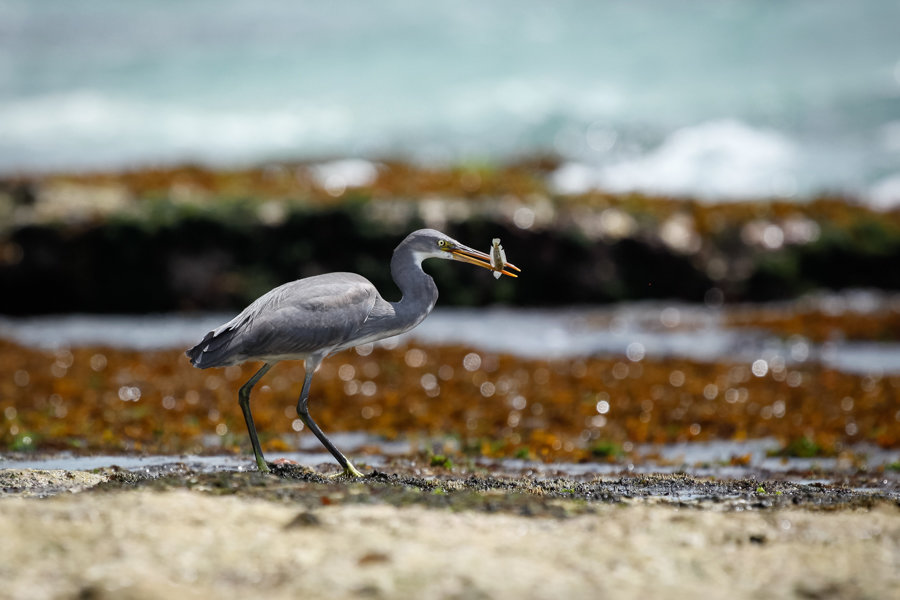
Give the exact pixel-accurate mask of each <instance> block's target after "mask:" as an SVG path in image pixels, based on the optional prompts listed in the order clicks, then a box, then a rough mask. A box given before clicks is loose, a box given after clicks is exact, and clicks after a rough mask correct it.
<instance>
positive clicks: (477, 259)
mask: <svg viewBox="0 0 900 600" xmlns="http://www.w3.org/2000/svg"><path fill="white" fill-rule="evenodd" d="M447 251H448V252H449V253H450V256H451V257H452V258H453V259H454V260H459V261H462V262H466V263H469V264H470V265H475V266H478V267H484V268H485V269H490V270H491V271H494V272H495V273H501V274H503V275H509V276H510V277H518V275H516V274H515V273H513V272H511V271H510V270H509V269H512V270H515V271H518V272H521V271H522V269H520V268H519V267H517V266H516V265H514V264H512V263H508V262H505V261H504V262H503V263H502V264H498V265H496V266H495V265H494V261H493V260H492V259H491V255H490V254H485V253H484V252H479V251H478V250H475V249H474V248H469V247H468V246H463V245H462V244H458V243H457V244H453V245H452V246H451V247H450V248H448V249H447ZM504 258H505V256H504Z"/></svg>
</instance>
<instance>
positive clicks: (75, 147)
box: [0, 90, 352, 170]
mask: <svg viewBox="0 0 900 600" xmlns="http://www.w3.org/2000/svg"><path fill="white" fill-rule="evenodd" d="M351 130H352V118H351V117H350V116H349V115H348V114H347V113H346V112H345V111H343V110H341V109H340V108H338V107H321V106H314V105H309V106H294V107H292V108H290V109H287V108H285V109H278V110H268V109H266V108H264V107H258V108H215V109H207V108H204V107H202V106H196V105H193V106H185V105H182V104H172V103H165V102H151V101H148V100H132V99H129V98H125V97H122V96H118V95H111V94H105V93H101V92H98V91H94V90H76V91H72V92H68V93H60V94H48V95H44V96H40V97H36V98H30V99H28V100H19V101H13V102H5V103H0V162H2V163H3V167H4V169H6V170H13V169H32V168H37V169H40V170H48V169H54V168H62V169H65V168H73V167H74V168H78V167H82V168H83V167H110V166H112V167H118V166H127V165H129V164H132V163H142V162H147V161H150V162H160V161H161V162H173V161H179V160H194V159H199V160H204V161H210V162H233V161H252V160H257V159H258V158H259V157H261V156H278V155H279V154H284V153H287V152H289V151H293V150H295V149H296V148H297V147H301V146H303V145H304V144H306V145H309V146H310V147H311V148H315V150H316V151H318V152H319V153H326V152H328V150H329V148H332V147H334V146H335V145H337V144H343V143H346V140H347V139H348V138H349V137H350V136H351ZM23 150H25V151H24V152H23Z"/></svg>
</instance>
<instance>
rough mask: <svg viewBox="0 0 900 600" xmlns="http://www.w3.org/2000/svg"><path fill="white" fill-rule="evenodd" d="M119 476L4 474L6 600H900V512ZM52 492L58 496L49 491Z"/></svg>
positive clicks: (1, 534) (1, 549)
mask: <svg viewBox="0 0 900 600" xmlns="http://www.w3.org/2000/svg"><path fill="white" fill-rule="evenodd" d="M107 478H108V476H107V475H103V474H95V473H78V472H75V473H72V472H66V471H52V472H36V471H18V472H13V471H0V484H2V485H3V486H4V487H5V488H6V489H12V487H11V486H13V485H14V486H15V487H16V490H17V493H14V494H9V495H6V496H4V497H0V540H3V542H2V544H0V581H2V582H3V583H2V588H0V597H4V598H61V597H66V598H68V597H80V598H160V597H168V598H174V597H179V598H180V597H187V598H190V597H196V598H210V597H217V598H229V597H266V598H296V597H307V598H322V597H329V598H331V597H334V598H357V597H375V598H554V599H556V598H600V597H604V598H605V597H615V598H653V597H669V598H675V597H686V598H687V597H693V598H696V597H709V598H891V597H893V598H896V597H898V596H897V590H900V507H898V505H897V503H896V502H889V501H882V502H876V503H874V504H873V505H872V506H870V507H867V508H858V507H857V508H846V507H845V508H839V509H814V510H810V509H806V508H791V507H781V508H778V507H776V508H770V509H752V508H751V507H750V506H747V507H746V508H745V509H741V508H740V507H739V505H726V506H721V505H709V504H707V505H698V506H694V507H685V506H684V505H679V504H677V503H665V502H655V501H653V500H646V499H640V500H633V501H628V502H617V503H594V504H591V505H590V506H589V509H590V510H589V511H587V512H585V511H584V510H583V509H584V508H585V503H584V501H580V500H577V499H576V500H567V499H553V500H552V503H553V505H554V506H558V507H561V508H562V510H561V511H558V512H557V513H556V516H552V515H551V513H548V512H547V511H543V512H541V513H539V514H537V516H522V515H520V514H515V513H514V512H510V511H504V510H501V511H498V512H493V513H492V512H487V511H484V510H467V509H454V508H453V507H452V505H451V507H450V508H449V509H446V508H445V509H440V508H435V507H431V506H423V505H421V504H415V503H412V504H408V505H399V506H398V505H397V504H391V503H385V502H379V501H377V500H371V499H370V500H367V501H366V502H362V503H358V502H331V501H330V500H328V498H329V497H330V496H329V494H332V493H333V492H334V490H335V489H341V488H340V485H341V484H340V483H336V484H331V483H328V484H320V483H315V482H313V483H308V484H304V485H307V486H312V487H306V488H304V489H305V490H306V491H307V492H308V493H307V495H306V496H304V498H305V500H306V502H298V501H296V500H292V499H288V500H285V499H284V498H282V499H280V500H279V499H275V498H274V497H270V498H258V497H253V496H249V495H240V494H237V495H235V494H214V493H210V492H211V487H210V486H209V485H206V484H203V485H197V486H196V487H193V488H182V489H177V488H152V487H141V486H133V487H129V486H118V487H111V488H109V489H107V490H102V491H98V490H100V488H102V487H103V486H102V485H100V486H97V487H96V488H95V489H93V490H91V487H92V486H95V485H96V484H98V483H100V482H102V481H103V480H104V479H107ZM270 479H272V480H275V479H276V478H274V477H270ZM191 481H193V479H191ZM242 481H246V482H248V485H250V486H253V485H256V484H257V483H259V481H258V480H257V479H254V478H253V477H251V478H249V479H246V480H242ZM42 482H43V483H42ZM276 485H281V484H280V483H278V484H276ZM42 486H43V487H42ZM316 486H319V487H316ZM322 486H325V487H322ZM370 487H371V486H370ZM344 488H345V489H346V490H348V491H347V493H348V494H350V495H351V496H352V495H354V494H356V493H357V491H355V490H357V488H354V487H352V486H347V485H345V486H344ZM40 489H43V490H44V491H46V490H51V491H53V492H55V494H54V495H52V496H50V497H46V498H40V497H38V496H35V495H34V494H33V492H35V491H36V490H40ZM66 490H67V491H66ZM85 490H87V491H85ZM318 493H321V494H322V496H321V497H320V498H318V500H317V501H316V502H315V503H313V504H310V503H309V501H308V500H309V499H310V497H313V498H314V499H315V498H316V497H315V494H318ZM489 493H495V494H501V493H502V492H489ZM310 494H312V496H310Z"/></svg>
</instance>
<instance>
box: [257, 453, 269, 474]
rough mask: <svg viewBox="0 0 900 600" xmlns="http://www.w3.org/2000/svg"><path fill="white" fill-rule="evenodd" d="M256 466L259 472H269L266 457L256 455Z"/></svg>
mask: <svg viewBox="0 0 900 600" xmlns="http://www.w3.org/2000/svg"><path fill="white" fill-rule="evenodd" d="M256 468H257V469H259V472H260V473H271V472H272V470H271V469H270V468H269V465H268V464H267V463H266V459H264V458H263V457H262V456H257V457H256Z"/></svg>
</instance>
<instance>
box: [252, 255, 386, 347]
mask: <svg viewBox="0 0 900 600" xmlns="http://www.w3.org/2000/svg"><path fill="white" fill-rule="evenodd" d="M377 297H378V292H377V291H376V290H375V286H374V285H372V283H371V282H369V281H368V280H366V279H365V278H363V277H361V276H359V275H355V274H352V273H330V274H328V275H322V276H318V277H310V278H307V279H301V280H299V281H294V282H291V283H288V284H285V285H283V286H281V287H279V288H276V289H274V290H272V292H270V293H269V294H267V295H266V296H264V297H263V298H260V301H263V300H265V301H264V302H260V303H259V306H256V307H255V310H254V312H253V314H251V315H248V318H247V319H246V320H245V322H244V323H242V324H241V325H240V332H239V334H238V336H237V337H239V338H240V339H239V340H238V339H236V340H235V341H236V342H239V344H240V347H241V350H240V352H241V354H243V355H245V356H248V357H250V356H290V355H296V354H305V353H310V352H315V351H317V350H322V349H328V348H332V347H335V346H339V345H341V344H342V343H344V342H346V341H347V340H350V339H352V338H353V337H354V335H355V334H356V332H357V331H359V329H360V328H361V327H362V326H363V324H364V323H365V322H366V319H368V318H369V314H370V313H371V312H372V307H373V306H374V305H375V302H376V299H377ZM258 302H259V301H258ZM254 305H256V303H254ZM254 305H251V307H248V310H249V309H251V308H254Z"/></svg>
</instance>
